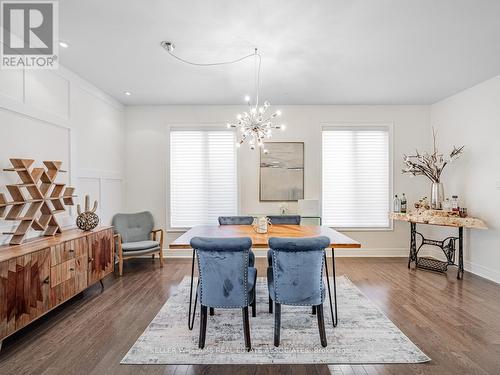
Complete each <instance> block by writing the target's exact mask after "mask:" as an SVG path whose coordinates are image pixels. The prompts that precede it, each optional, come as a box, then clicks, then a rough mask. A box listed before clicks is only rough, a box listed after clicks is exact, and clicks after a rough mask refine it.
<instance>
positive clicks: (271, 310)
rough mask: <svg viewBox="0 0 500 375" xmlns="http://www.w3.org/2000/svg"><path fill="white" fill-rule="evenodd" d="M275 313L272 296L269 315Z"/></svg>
mask: <svg viewBox="0 0 500 375" xmlns="http://www.w3.org/2000/svg"><path fill="white" fill-rule="evenodd" d="M272 313H273V300H272V299H271V296H269V314H272Z"/></svg>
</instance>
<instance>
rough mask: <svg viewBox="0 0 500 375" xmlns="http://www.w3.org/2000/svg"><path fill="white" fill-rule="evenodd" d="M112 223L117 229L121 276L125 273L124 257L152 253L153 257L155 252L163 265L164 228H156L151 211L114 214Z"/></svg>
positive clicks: (161, 265) (116, 238) (128, 257)
mask: <svg viewBox="0 0 500 375" xmlns="http://www.w3.org/2000/svg"><path fill="white" fill-rule="evenodd" d="M112 223H113V227H114V230H115V240H116V248H117V251H116V252H117V255H118V272H119V274H120V276H121V275H122V274H123V260H124V259H130V258H136V257H139V256H142V255H146V254H152V257H153V259H154V258H155V254H158V256H159V258H160V267H163V229H154V220H153V215H152V214H151V212H148V211H144V212H137V213H133V214H116V215H115V216H113V221H112ZM158 237H159V238H158Z"/></svg>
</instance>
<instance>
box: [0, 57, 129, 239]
mask: <svg viewBox="0 0 500 375" xmlns="http://www.w3.org/2000/svg"><path fill="white" fill-rule="evenodd" d="M124 142H125V131H124V108H123V106H122V105H121V104H120V103H118V102H117V101H116V100H114V99H112V98H111V97H109V96H108V95H106V94H104V93H103V92H102V91H101V90H99V89H97V88H96V87H94V86H92V85H91V84H89V83H88V82H86V81H85V80H83V79H81V78H80V77H78V76H77V75H75V74H74V73H72V72H71V71H69V70H67V69H65V68H64V67H61V68H60V69H58V70H54V71H48V70H32V71H22V70H0V168H1V169H3V168H7V167H10V166H11V165H10V163H9V158H12V157H17V158H27V159H35V160H36V164H37V165H40V166H41V161H42V160H61V161H63V168H64V169H66V170H68V173H67V174H62V175H60V177H59V181H61V182H65V183H67V184H71V185H73V186H75V187H76V194H77V195H78V196H79V197H78V198H77V200H76V201H77V202H80V201H81V200H82V198H83V195H84V194H86V193H90V194H91V199H97V200H99V203H100V210H99V211H100V212H99V213H100V216H101V220H102V222H103V223H109V221H110V218H111V215H112V214H113V213H115V212H117V211H121V210H123V205H124V194H125V186H124V185H125V184H124V179H123V176H124V165H125V164H124V154H125V150H124V144H125V143H124ZM17 182H18V180H17V175H16V174H14V173H11V172H3V171H0V191H1V192H4V193H7V191H6V189H5V184H8V183H17ZM6 197H7V199H10V197H9V195H8V194H6ZM75 211H76V210H72V214H73V216H74V213H75ZM58 217H59V222H60V224H62V225H71V224H73V223H74V217H71V216H69V215H68V214H66V213H63V214H60V215H59V216H58ZM14 226H15V223H13V222H10V221H9V222H8V221H5V220H0V232H3V231H9V230H11V229H13V228H14ZM36 234H37V233H36V232H33V233H30V236H32V235H36ZM8 239H9V238H8V236H2V235H0V243H4V242H6V241H8Z"/></svg>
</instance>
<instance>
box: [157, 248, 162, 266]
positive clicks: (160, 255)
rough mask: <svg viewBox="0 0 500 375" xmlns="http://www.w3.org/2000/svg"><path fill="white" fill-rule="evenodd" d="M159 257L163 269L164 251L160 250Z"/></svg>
mask: <svg viewBox="0 0 500 375" xmlns="http://www.w3.org/2000/svg"><path fill="white" fill-rule="evenodd" d="M158 257H159V258H160V267H163V249H160V253H159V254H158Z"/></svg>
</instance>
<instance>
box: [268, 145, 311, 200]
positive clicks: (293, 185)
mask: <svg viewBox="0 0 500 375" xmlns="http://www.w3.org/2000/svg"><path fill="white" fill-rule="evenodd" d="M299 199H304V142H265V143H264V147H261V148H260V201H296V200H299Z"/></svg>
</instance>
